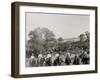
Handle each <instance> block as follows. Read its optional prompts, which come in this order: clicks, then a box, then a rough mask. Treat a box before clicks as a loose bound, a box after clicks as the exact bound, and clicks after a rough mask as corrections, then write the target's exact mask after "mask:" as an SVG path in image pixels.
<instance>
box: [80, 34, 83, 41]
mask: <svg viewBox="0 0 100 80" xmlns="http://www.w3.org/2000/svg"><path fill="white" fill-rule="evenodd" d="M79 38H80V41H81V42H83V41H84V34H80V36H79Z"/></svg>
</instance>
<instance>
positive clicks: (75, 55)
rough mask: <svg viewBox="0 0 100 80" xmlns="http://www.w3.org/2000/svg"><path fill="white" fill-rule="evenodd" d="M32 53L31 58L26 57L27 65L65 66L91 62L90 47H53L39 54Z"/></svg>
mask: <svg viewBox="0 0 100 80" xmlns="http://www.w3.org/2000/svg"><path fill="white" fill-rule="evenodd" d="M34 54H35V53H31V56H30V57H29V58H26V66H27V67H39V66H65V65H82V64H89V63H90V57H89V48H86V49H84V48H78V47H75V48H73V49H67V50H59V49H57V48H56V49H54V48H53V49H52V48H51V50H47V51H45V54H43V53H39V54H38V55H37V56H35V55H34Z"/></svg>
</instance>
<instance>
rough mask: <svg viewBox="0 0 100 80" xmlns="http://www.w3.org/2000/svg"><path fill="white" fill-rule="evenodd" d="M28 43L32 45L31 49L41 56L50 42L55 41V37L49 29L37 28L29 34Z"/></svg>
mask: <svg viewBox="0 0 100 80" xmlns="http://www.w3.org/2000/svg"><path fill="white" fill-rule="evenodd" d="M28 36H29V40H28V42H29V43H30V44H31V45H30V47H31V48H33V50H36V51H38V52H37V53H38V54H39V53H40V52H41V51H42V50H44V49H45V48H46V47H47V45H48V43H49V42H50V41H54V40H55V35H54V33H53V32H52V31H50V30H49V29H48V28H40V27H38V28H36V29H35V30H33V31H30V33H29V35H28Z"/></svg>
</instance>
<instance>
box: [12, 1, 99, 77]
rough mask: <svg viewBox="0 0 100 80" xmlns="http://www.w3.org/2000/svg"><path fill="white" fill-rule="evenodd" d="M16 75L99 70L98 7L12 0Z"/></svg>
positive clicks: (13, 55) (62, 73)
mask: <svg viewBox="0 0 100 80" xmlns="http://www.w3.org/2000/svg"><path fill="white" fill-rule="evenodd" d="M11 59H12V60H11V61H12V65H11V66H12V68H11V72H12V74H11V75H12V77H16V78H19V77H40V76H56V75H72V74H87V73H97V60H98V58H97V7H96V6H81V5H64V4H46V3H31V2H30V3H28V2H14V3H12V56H11Z"/></svg>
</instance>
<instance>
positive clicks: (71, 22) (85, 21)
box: [26, 13, 90, 39]
mask: <svg viewBox="0 0 100 80" xmlns="http://www.w3.org/2000/svg"><path fill="white" fill-rule="evenodd" d="M89 18H90V17H89V15H70V14H66V15H64V14H45V13H26V39H28V34H29V32H30V31H32V30H34V29H35V28H37V27H40V28H41V27H45V28H48V29H49V30H51V31H53V32H54V34H55V35H56V38H58V37H63V38H73V37H77V36H78V35H80V34H81V33H84V32H85V31H89Z"/></svg>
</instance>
